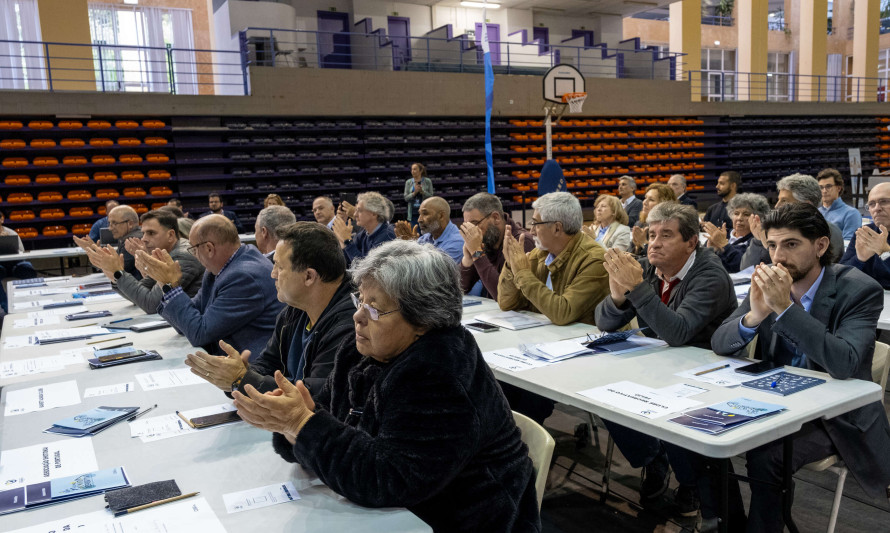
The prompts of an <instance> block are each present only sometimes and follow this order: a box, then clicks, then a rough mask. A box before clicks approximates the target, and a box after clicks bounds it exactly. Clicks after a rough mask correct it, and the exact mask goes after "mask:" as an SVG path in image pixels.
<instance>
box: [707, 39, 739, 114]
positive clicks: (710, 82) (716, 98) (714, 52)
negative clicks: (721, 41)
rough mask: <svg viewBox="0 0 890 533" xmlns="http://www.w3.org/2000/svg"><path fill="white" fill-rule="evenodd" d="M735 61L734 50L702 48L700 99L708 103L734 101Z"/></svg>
mask: <svg viewBox="0 0 890 533" xmlns="http://www.w3.org/2000/svg"><path fill="white" fill-rule="evenodd" d="M735 59H736V58H735V50H723V49H717V48H702V51H701V69H702V89H701V95H702V97H704V98H706V99H707V100H708V101H709V102H721V101H723V100H735V99H736V63H735Z"/></svg>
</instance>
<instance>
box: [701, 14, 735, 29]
mask: <svg viewBox="0 0 890 533" xmlns="http://www.w3.org/2000/svg"><path fill="white" fill-rule="evenodd" d="M734 22H735V21H734V20H733V19H732V17H723V16H720V15H702V16H701V23H702V24H704V25H705V26H732V25H733V24H734Z"/></svg>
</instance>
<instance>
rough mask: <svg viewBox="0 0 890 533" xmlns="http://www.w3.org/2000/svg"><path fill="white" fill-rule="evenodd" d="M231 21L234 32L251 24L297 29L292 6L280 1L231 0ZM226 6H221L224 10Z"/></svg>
mask: <svg viewBox="0 0 890 533" xmlns="http://www.w3.org/2000/svg"><path fill="white" fill-rule="evenodd" d="M228 4H229V21H230V24H231V30H232V33H233V34H237V33H238V32H239V31H240V30H243V29H244V28H246V27H248V26H251V27H254V28H280V29H286V30H293V29H296V21H297V19H296V16H295V11H294V8H293V7H292V6H289V5H287V4H281V3H278V2H243V1H240V0H229V2H228ZM222 9H224V8H220V10H222Z"/></svg>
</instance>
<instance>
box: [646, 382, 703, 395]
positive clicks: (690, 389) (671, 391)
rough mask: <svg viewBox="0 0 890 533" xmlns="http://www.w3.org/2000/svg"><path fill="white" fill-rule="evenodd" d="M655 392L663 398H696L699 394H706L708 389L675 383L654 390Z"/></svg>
mask: <svg viewBox="0 0 890 533" xmlns="http://www.w3.org/2000/svg"><path fill="white" fill-rule="evenodd" d="M655 392H657V393H658V394H661V395H663V396H675V397H677V398H688V397H690V396H697V395H699V394H702V393H705V392H708V389H705V388H703V387H697V386H695V385H689V384H686V383H675V384H673V385H669V386H667V387H662V388H660V389H655Z"/></svg>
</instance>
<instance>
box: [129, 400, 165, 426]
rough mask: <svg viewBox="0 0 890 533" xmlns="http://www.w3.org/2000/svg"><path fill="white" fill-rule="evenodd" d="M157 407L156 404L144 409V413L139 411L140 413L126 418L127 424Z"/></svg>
mask: <svg viewBox="0 0 890 533" xmlns="http://www.w3.org/2000/svg"><path fill="white" fill-rule="evenodd" d="M157 406H158V404H154V405H152V406H151V407H149V408H148V409H146V410H145V411H140V412H138V413H136V414H135V415H133V416H131V417H130V418H128V419H127V422H132V421H134V420H136V419H137V418H139V417H140V416H142V415H144V414H145V413H147V412H149V411H151V410H152V409H154V408H155V407H157Z"/></svg>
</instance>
